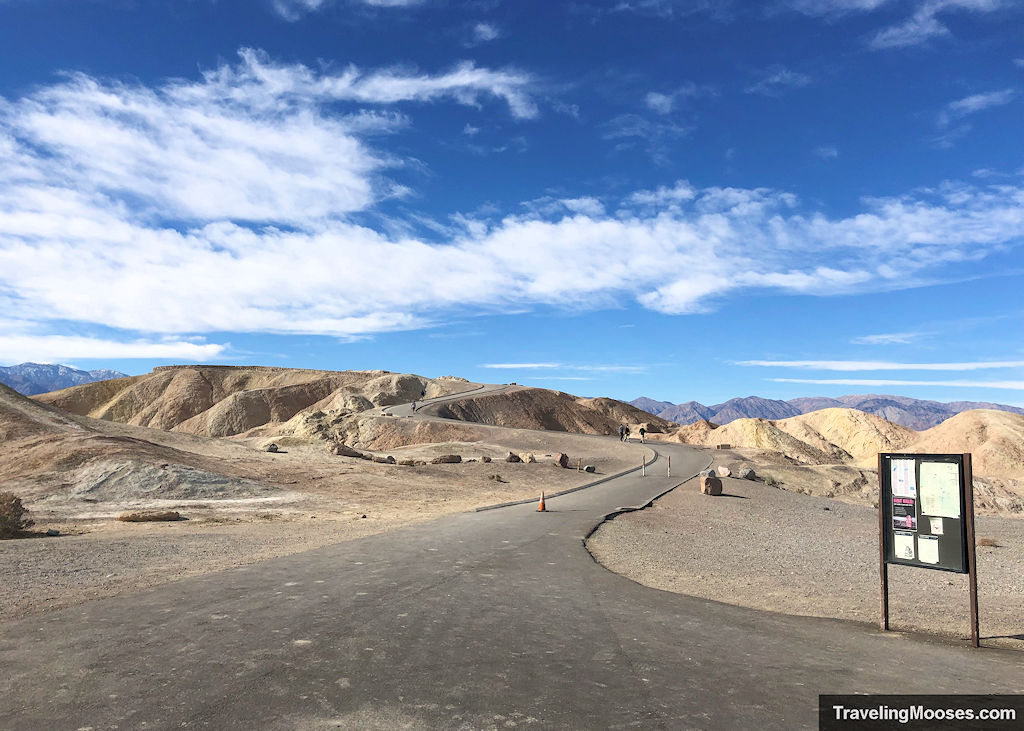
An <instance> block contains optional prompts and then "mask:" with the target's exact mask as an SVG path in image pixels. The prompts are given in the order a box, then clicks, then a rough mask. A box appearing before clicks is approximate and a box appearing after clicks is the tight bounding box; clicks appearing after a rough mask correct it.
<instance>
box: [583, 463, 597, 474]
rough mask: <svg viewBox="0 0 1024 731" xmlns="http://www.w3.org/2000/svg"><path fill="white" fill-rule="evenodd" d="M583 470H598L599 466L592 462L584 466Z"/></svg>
mask: <svg viewBox="0 0 1024 731" xmlns="http://www.w3.org/2000/svg"><path fill="white" fill-rule="evenodd" d="M583 471H584V472H597V468H596V467H594V465H592V464H588V465H586V466H584V467H583Z"/></svg>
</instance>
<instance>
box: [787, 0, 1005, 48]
mask: <svg viewBox="0 0 1024 731" xmlns="http://www.w3.org/2000/svg"><path fill="white" fill-rule="evenodd" d="M901 4H905V3H898V2H897V1H896V0H783V5H784V7H786V8H788V9H790V10H795V11H797V12H800V13H803V14H805V15H812V16H819V17H824V18H829V19H837V18H841V17H843V16H846V15H852V14H855V13H870V12H873V11H876V10H883V9H889V8H891V7H894V6H897V5H901ZM1011 4H1012V0H1011V2H1007V0H916V1H915V2H913V4H912V7H913V10H912V12H911V13H910V15H909V16H907V17H905V18H904V19H903V20H902V21H900V22H898V23H895V24H893V25H889V26H887V27H885V28H881V29H879V30H877V31H875V32H874V33H873V34H872V35H871V36H870V37H869V38H868V39H867V43H868V46H870V47H871V48H874V49H876V50H883V49H896V48H908V47H911V46H918V45H921V44H923V43H927V42H928V41H930V40H932V39H935V38H942V37H945V36H949V35H951V33H950V30H949V27H948V26H947V25H946V23H945V22H944V21H943V20H942V16H944V15H948V14H952V13H991V12H993V11H995V10H998V9H1001V8H1004V7H1007V6H1010V5H1011Z"/></svg>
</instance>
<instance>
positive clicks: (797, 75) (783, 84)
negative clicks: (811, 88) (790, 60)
mask: <svg viewBox="0 0 1024 731" xmlns="http://www.w3.org/2000/svg"><path fill="white" fill-rule="evenodd" d="M810 83H811V77H810V76H808V75H807V74H804V73H801V72H799V71H793V70H792V69H787V68H786V67H785V66H771V67H770V68H767V69H764V70H763V71H761V72H760V78H759V79H758V80H757V81H756V82H754V83H753V84H750V85H749V86H748V87H747V88H746V89H744V91H746V92H747V93H748V94H761V95H762V96H781V95H782V94H783V93H784V92H786V91H788V90H789V89H799V88H800V87H803V86H807V85H808V84H810Z"/></svg>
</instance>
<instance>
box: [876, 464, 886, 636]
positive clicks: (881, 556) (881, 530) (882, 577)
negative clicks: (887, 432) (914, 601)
mask: <svg viewBox="0 0 1024 731" xmlns="http://www.w3.org/2000/svg"><path fill="white" fill-rule="evenodd" d="M882 475H883V473H882V455H881V453H879V455H878V579H879V581H880V583H881V588H882V607H881V609H882V617H881V621H880V622H879V625H880V626H881V628H882V631H883V632H886V631H888V629H889V565H888V564H887V563H886V562H885V529H886V526H885V510H884V504H883V503H884V501H883V499H882V493H883V492H884V490H883V489H882V479H883V477H882Z"/></svg>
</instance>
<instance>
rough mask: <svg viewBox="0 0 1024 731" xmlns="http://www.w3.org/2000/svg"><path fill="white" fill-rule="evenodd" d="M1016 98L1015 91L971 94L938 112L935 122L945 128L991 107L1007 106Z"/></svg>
mask: <svg viewBox="0 0 1024 731" xmlns="http://www.w3.org/2000/svg"><path fill="white" fill-rule="evenodd" d="M1016 96H1017V90H1016V89H1000V90H998V91H986V92H982V93H980V94H971V95H970V96H965V97H964V98H963V99H957V100H956V101H952V102H950V103H949V104H947V105H946V106H945V108H944V109H943V110H942V111H941V112H939V116H938V119H937V122H938V124H939V126H941V127H945V126H947V125H948V124H949V123H950V122H951V121H953V120H954V119H958V118H960V117H966V116H968V115H971V114H977V113H978V112H981V111H984V110H986V109H991V108H993V107H1001V106H1003V105H1005V104H1009V103H1010V102H1011V101H1013V99H1014V97H1016Z"/></svg>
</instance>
